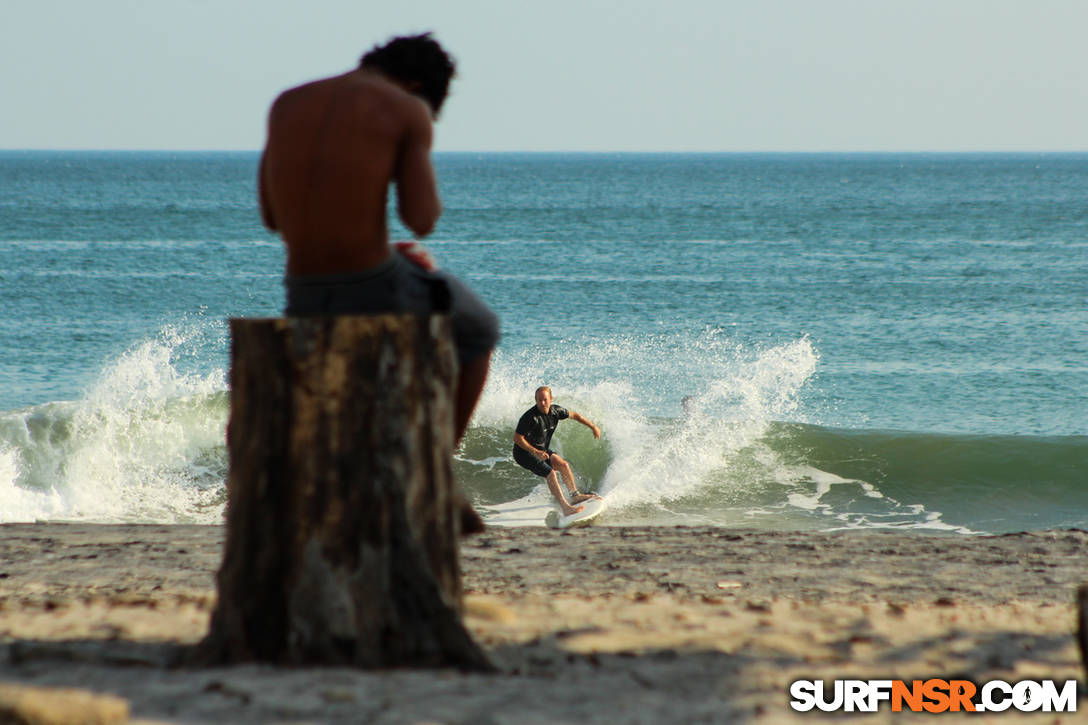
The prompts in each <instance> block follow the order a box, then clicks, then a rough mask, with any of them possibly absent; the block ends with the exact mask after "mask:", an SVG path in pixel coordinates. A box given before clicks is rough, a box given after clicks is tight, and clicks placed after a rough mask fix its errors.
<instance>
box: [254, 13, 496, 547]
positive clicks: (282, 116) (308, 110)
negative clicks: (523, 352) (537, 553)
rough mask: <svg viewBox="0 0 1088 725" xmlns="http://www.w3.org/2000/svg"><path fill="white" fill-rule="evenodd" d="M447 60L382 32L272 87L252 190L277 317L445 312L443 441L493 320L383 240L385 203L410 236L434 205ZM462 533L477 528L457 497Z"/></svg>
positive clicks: (473, 386) (484, 351)
mask: <svg viewBox="0 0 1088 725" xmlns="http://www.w3.org/2000/svg"><path fill="white" fill-rule="evenodd" d="M453 75H454V62H453V60H452V59H451V58H450V57H449V55H447V54H446V51H445V50H444V49H443V48H442V46H441V45H439V44H438V42H437V41H435V40H434V39H433V38H431V36H430V34H429V33H427V34H423V35H415V36H408V37H399V38H394V39H392V40H391V41H390V42H388V43H387V44H385V45H384V46H380V47H375V48H373V49H372V50H370V51H369V52H368V53H366V55H364V56H363V58H362V60H361V61H360V63H359V66H358V67H357V68H355V69H353V70H350V71H348V72H347V73H344V74H342V75H338V76H335V77H332V78H325V79H322V80H317V81H313V82H310V83H306V84H304V85H301V86H298V87H296V88H292V89H289V90H287V91H285V92H283V93H282V94H281V95H280V96H279V97H278V98H277V99H276V100H275V102H274V103H273V104H272V108H271V110H270V111H269V114H268V141H267V143H266V145H265V149H264V153H263V154H262V156H261V164H260V171H259V173H258V189H259V191H258V196H259V201H260V208H261V218H262V220H263V221H264V223H265V225H266V226H267V227H268V228H269V229H271V230H273V231H278V232H280V234H281V236H282V237H283V242H284V245H285V246H286V248H287V265H286V266H287V269H286V276H285V277H284V286H285V288H286V297H287V303H286V310H285V312H286V314H287V315H288V316H306V315H351V314H366V313H384V312H411V313H415V314H430V313H432V312H448V313H449V314H450V320H451V323H452V327H453V341H454V346H455V347H456V350H457V355H458V358H459V360H460V373H459V377H458V381H457V394H456V400H455V411H454V416H455V418H454V436H455V438H454V440H455V441H456V442H458V443H460V441H461V438H462V437H463V436H464V434H465V430H466V429H467V428H468V422H469V419H470V418H471V417H472V411H473V409H474V408H475V407H476V403H477V402H478V400H479V398H480V393H481V392H482V391H483V387H484V383H485V381H486V378H487V373H488V368H489V366H490V359H491V352H492V350H493V349H494V347H495V345H496V344H497V342H498V339H499V324H498V318H497V317H496V316H495V314H494V313H493V312H492V311H491V310H490V309H488V307H487V306H486V305H485V304H484V303H483V302H482V301H481V300H480V299H479V298H478V297H477V296H476V295H475V294H473V292H472V291H471V290H470V289H469V288H468V287H467V286H466V285H465V284H464V283H463V282H461V281H460V280H458V279H457V278H455V277H454V276H453V275H450V274H448V273H446V272H442V271H439V270H437V269H436V267H435V265H434V264H433V260H432V259H431V258H430V255H428V254H426V252H425V251H422V250H421V248H420V247H419V246H418V245H415V244H413V243H404V244H398V245H397V246H396V247H393V246H391V245H390V243H389V231H388V228H387V226H388V225H387V223H386V204H387V200H388V189H389V186H390V184H393V185H395V186H396V194H397V211H398V213H399V216H400V219H401V221H403V222H404V225H405V226H406V227H407V228H408V229H410V230H411V231H412V232H413V234H415V235H416V236H417V237H424V236H426V235H427V234H429V233H430V232H431V231H432V230H433V229H434V226H435V223H436V222H437V221H438V217H439V215H440V214H441V213H442V204H441V200H440V199H439V196H438V188H437V182H436V179H435V172H434V168H433V166H432V164H431V141H432V137H433V121H434V119H436V118H437V117H438V113H439V111H440V110H441V108H442V104H443V103H444V102H445V99H446V95H447V92H448V91H449V82H450V79H451V78H452V77H453ZM462 509H463V511H462V514H463V515H462V530H463V531H464V532H466V533H471V532H474V531H482V530H483V522H482V521H481V520H480V519H479V517H478V516H477V515H476V513H475V512H474V511H473V510H472V507H471V506H470V505H469V504H468V503H467V502H465V503H464V504H463V506H462Z"/></svg>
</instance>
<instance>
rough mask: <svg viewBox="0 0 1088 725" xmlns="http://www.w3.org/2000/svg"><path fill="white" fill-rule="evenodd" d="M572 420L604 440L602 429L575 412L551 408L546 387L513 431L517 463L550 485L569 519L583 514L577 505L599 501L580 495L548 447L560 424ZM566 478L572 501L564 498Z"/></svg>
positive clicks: (563, 463) (567, 470)
mask: <svg viewBox="0 0 1088 725" xmlns="http://www.w3.org/2000/svg"><path fill="white" fill-rule="evenodd" d="M567 418H570V419H571V420H574V421H578V422H579V423H581V424H582V425H584V426H586V427H587V428H589V429H590V430H591V431H593V437H594V438H600V437H601V429H600V428H598V427H597V426H595V425H594V424H593V423H591V422H589V420H587V419H586V418H585V417H583V416H581V415H579V414H578V413H575V412H574V411H573V410H567V409H566V408H564V407H562V406H559V405H553V404H552V389H551V388H549V387H547V386H546V385H542V386H541V387H539V388H537V389H536V405H534V406H533V407H532V408H529V410H527V411H525V412H524V413H523V414H522V416H521V418H520V419H519V420H518V425H517V428H516V429H515V430H514V460H515V461H517V463H518V465H520V466H521V467H522V468H525V469H527V470H529V471H531V472H532V473H535V474H536V475H538V476H541V477H543V478H544V480H545V481H547V483H548V490H550V491H551V492H552V496H554V497H555V500H556V501H558V502H559V508H560V509H561V510H562V512H563V515H564V516H570V515H571V514H576V513H578V512H579V511H581V510H582V509H583V508H585V507H584V506H578V505H577V504H580V503H582V502H583V501H588V500H589V499H591V498H600V497H599V496H597V495H596V494H593V493H579V492H578V487H577V486H576V485H575V484H574V473H573V472H572V471H571V470H570V464H569V463H567V462H566V461H565V460H564V459H563V458H562V457H561V456H560V455H559V454H558V453H556V452H555V451H553V450H552V449H551V448H549V447H548V446H549V445H551V441H552V434H553V433H555V429H556V427H557V426H558V425H559V421H561V420H565V419H567ZM560 475H562V476H563V482H564V483H565V484H566V485H567V491H568V492H569V493H570V497H571V498H570V501H569V502H568V501H567V497H566V496H565V495H564V494H563V489H562V487H561V486H560V485H559V476H560Z"/></svg>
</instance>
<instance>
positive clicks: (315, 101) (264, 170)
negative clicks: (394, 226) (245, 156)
mask: <svg viewBox="0 0 1088 725" xmlns="http://www.w3.org/2000/svg"><path fill="white" fill-rule="evenodd" d="M432 133H433V132H432V126H431V114H430V111H429V107H428V106H427V104H426V103H425V102H424V101H423V100H421V99H420V98H418V97H416V96H414V95H411V94H410V93H409V92H408V91H407V90H406V89H404V88H403V87H401V86H400V85H398V84H396V83H394V82H392V81H390V80H388V79H387V78H386V77H384V76H382V75H380V74H378V73H376V72H372V71H368V70H355V71H352V72H349V73H346V74H344V75H341V76H336V77H334V78H328V79H325V80H320V81H315V82H313V83H308V84H306V85H303V86H299V87H297V88H293V89H291V90H289V91H286V92H284V93H283V94H282V95H281V96H280V97H279V98H277V99H276V101H275V103H273V104H272V109H271V111H270V112H269V118H268V142H267V145H266V146H265V150H264V155H263V156H262V158H261V170H260V177H259V186H260V202H261V212H262V216H263V218H264V221H265V224H266V225H267V226H268V227H269V228H270V229H274V230H278V231H279V232H280V234H281V235H282V237H283V241H284V243H285V244H286V246H287V272H288V274H293V275H318V274H343V273H351V272H358V271H362V270H365V269H369V268H370V267H373V266H375V265H377V264H379V263H381V262H382V261H383V260H385V259H386V257H388V255H389V232H388V229H387V224H386V203H387V196H388V189H389V184H390V182H395V183H396V187H397V199H398V210H399V212H400V216H401V219H402V220H403V221H404V223H405V225H406V226H407V227H408V228H409V229H411V230H412V231H413V232H415V233H416V234H417V235H418V236H423V235H425V234H427V233H429V232H430V231H431V229H432V228H433V227H434V224H435V222H436V221H437V219H438V216H439V214H440V213H441V205H440V203H439V200H438V193H437V189H436V184H435V178H434V170H433V167H432V166H431V162H430V148H431V139H432Z"/></svg>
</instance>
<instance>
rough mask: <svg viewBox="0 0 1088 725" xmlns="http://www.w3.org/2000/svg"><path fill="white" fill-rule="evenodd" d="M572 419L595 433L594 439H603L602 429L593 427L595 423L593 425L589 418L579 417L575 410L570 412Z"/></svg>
mask: <svg viewBox="0 0 1088 725" xmlns="http://www.w3.org/2000/svg"><path fill="white" fill-rule="evenodd" d="M570 419H571V420H576V421H578V422H579V423H581V424H582V425H584V426H585V427H587V428H589V429H590V430H591V431H593V437H594V438H600V437H601V429H600V428H598V427H597V426H595V425H593V423H591V422H590V421H589V420H588V419H587V418H584V417H583V416H581V415H579V414H578V413H575V412H574V411H573V410H572V411H570Z"/></svg>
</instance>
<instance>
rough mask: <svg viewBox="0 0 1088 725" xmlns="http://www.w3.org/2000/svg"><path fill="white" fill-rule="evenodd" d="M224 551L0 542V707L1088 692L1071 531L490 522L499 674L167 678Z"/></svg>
mask: <svg viewBox="0 0 1088 725" xmlns="http://www.w3.org/2000/svg"><path fill="white" fill-rule="evenodd" d="M223 533H224V532H223V529H222V528H220V527H210V526H158V525H149V526H137V525H88V524H25V525H24V524H12V525H4V526H0V638H2V639H0V649H2V652H0V669H2V672H0V712H2V711H4V710H7V709H10V708H12V707H15V705H12V703H15V702H19V703H21V704H19V705H18V707H22V708H24V710H28V709H29V710H32V709H33V708H34V707H37V706H38V705H39V704H41V703H43V702H46V703H51V705H50V706H51V707H55V708H56V707H64V706H66V704H67V706H70V707H71V708H73V709H72V710H71V712H78V713H81V715H79V717H83V716H84V715H86V716H87V717H91V716H93V717H96V718H97V719H86V720H79V719H76V718H77V716H75V715H63V716H61V718H62V719H59V720H58V719H54V721H55V722H81V721H86V722H145V723H147V722H152V723H356V722H357V723H382V724H386V723H388V724H390V725H392V724H394V723H398V724H399V723H406V724H407V723H476V724H491V723H494V724H495V725H499V724H503V725H505V724H507V723H509V724H514V723H519V724H520V723H737V722H768V723H779V722H787V723H788V722H798V723H800V722H806V723H811V722H821V721H825V720H841V719H844V718H845V719H849V720H851V721H860V722H913V721H921V720H923V719H924V720H927V721H928V720H929V719H930V718H933V717H935V716H934V715H912V714H906V713H892V712H890V711H889V710H888V708H887V707H886V706H885V708H884V709H883V710H881V711H880V712H877V713H875V714H867V715H858V714H852V715H843V714H839V715H834V714H828V713H821V712H818V711H813V712H808V713H798V712H793V711H792V710H791V709H790V707H789V704H788V703H789V700H790V696H789V684H790V683H791V682H792V681H794V680H798V679H824V680H834V679H847V678H850V679H928V678H932V677H940V678H945V679H953V678H955V679H967V680H971V681H973V682H976V683H982V682H986V681H988V680H993V679H1001V680H1005V681H1009V682H1015V681H1019V680H1028V679H1030V680H1043V679H1053V680H1059V681H1065V680H1069V679H1077V678H1080V677H1081V676H1082V672H1081V665H1080V655H1079V652H1078V649H1077V645H1076V639H1075V629H1076V623H1075V612H1076V610H1075V605H1074V593H1075V590H1076V588H1077V586H1079V585H1080V584H1081V583H1084V582H1086V581H1088V533H1085V532H1082V531H1054V532H1051V531H1047V532H1037V533H1023V534H1011V535H1004V536H997V537H961V536H956V537H951V536H932V535H918V534H913V533H905V532H841V533H822V534H815V533H795V532H783V533H776V532H765V531H763V532H756V531H749V530H729V529H717V528H652V529H635V528H616V527H590V528H586V529H581V530H575V531H571V532H566V533H560V532H556V531H550V530H547V529H543V528H540V529H505V530H504V529H497V528H493V529H490V530H489V531H487V532H486V533H484V534H483V535H480V536H476V537H473V538H470V539H468V540H466V541H465V543H464V546H463V549H462V567H463V570H464V584H465V590H466V621H467V623H468V625H469V627H470V629H471V630H472V632H473V634H474V635H475V636H476V638H477V639H478V641H480V642H481V643H482V644H483V645H484V647H485V648H486V650H487V652H488V653H489V655H490V656H491V657H492V659H493V661H494V662H495V663H496V664H497V665H498V667H499V668H500V672H499V674H496V675H486V676H485V675H469V674H462V673H459V672H455V671H418V670H412V671H407V670H398V671H382V672H365V671H358V670H351V669H333V668H306V669H299V668H277V667H271V666H264V665H249V666H239V667H230V668H213V669H178V668H172V667H169V666H168V663H170V662H171V661H172V660H173V658H174V656H175V655H176V654H177V653H178V652H179V650H182V649H183V648H185V647H187V646H189V645H192V644H194V643H196V642H197V641H199V640H200V639H201V637H202V636H203V635H204V633H205V630H206V628H207V623H208V617H209V615H210V612H211V610H212V608H213V605H214V600H215V573H216V571H217V569H218V566H219V560H220V555H221V545H222V540H223ZM34 688H50V689H48V690H45V691H39V690H36V689H34ZM53 688H76V689H78V690H79V691H80V692H68V691H63V692H60V691H58V690H56V689H53ZM80 698H84V699H80ZM87 698H89V699H87ZM28 703H29V704H28ZM35 703H37V704H35ZM1081 705H1082V707H1081V708H1080V709H1081V710H1082V711H1083V709H1084V703H1083V701H1082V702H1081ZM41 707H46V705H41ZM940 717H941V721H946V720H947V721H959V720H962V719H965V718H966V719H967V720H968V721H970V722H977V723H984V722H1000V723H1012V722H1040V723H1041V722H1046V723H1066V722H1084V721H1088V717H1086V716H1085V714H1084V712H1078V713H1034V714H1025V713H1018V712H1015V711H1009V712H1006V713H1003V714H993V713H986V714H959V713H946V714H944V715H942V716H940ZM0 720H2V717H0ZM47 721H48V720H40V722H47Z"/></svg>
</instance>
